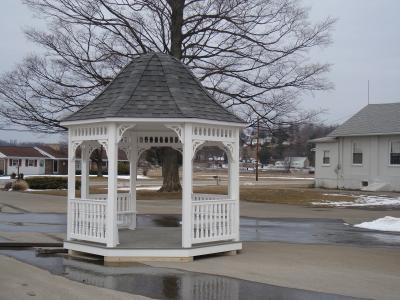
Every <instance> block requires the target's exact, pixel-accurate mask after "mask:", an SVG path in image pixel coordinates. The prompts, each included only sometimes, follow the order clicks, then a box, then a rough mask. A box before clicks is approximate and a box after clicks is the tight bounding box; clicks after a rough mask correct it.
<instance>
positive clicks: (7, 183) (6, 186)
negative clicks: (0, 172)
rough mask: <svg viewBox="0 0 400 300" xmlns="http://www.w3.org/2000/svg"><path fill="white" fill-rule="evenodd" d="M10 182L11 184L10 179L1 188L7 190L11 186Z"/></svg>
mask: <svg viewBox="0 0 400 300" xmlns="http://www.w3.org/2000/svg"><path fill="white" fill-rule="evenodd" d="M12 184H13V183H12V182H11V181H9V182H6V184H5V185H4V188H3V190H5V191H9V190H10V189H11V188H12Z"/></svg>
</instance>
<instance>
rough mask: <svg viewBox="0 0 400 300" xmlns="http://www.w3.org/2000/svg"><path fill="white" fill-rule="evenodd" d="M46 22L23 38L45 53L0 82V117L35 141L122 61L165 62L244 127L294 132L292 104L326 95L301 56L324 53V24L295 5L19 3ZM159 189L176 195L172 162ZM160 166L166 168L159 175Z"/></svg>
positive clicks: (109, 0)
mask: <svg viewBox="0 0 400 300" xmlns="http://www.w3.org/2000/svg"><path fill="white" fill-rule="evenodd" d="M24 2H25V3H26V4H27V5H28V6H29V7H31V8H32V9H33V10H34V11H35V12H36V14H37V15H38V16H39V17H41V18H43V19H44V20H45V22H47V25H48V26H47V29H46V30H45V31H39V30H35V29H30V30H28V31H27V32H26V35H27V37H28V38H29V39H30V40H31V41H33V42H35V43H37V44H39V45H41V46H42V47H43V48H44V49H45V50H46V53H45V55H44V56H40V57H35V56H32V57H29V58H27V59H26V60H25V61H24V62H23V63H22V64H21V65H20V66H19V67H18V68H17V69H16V70H14V71H12V72H10V73H8V74H4V76H2V77H1V79H0V96H1V99H2V100H3V103H4V105H2V106H1V109H0V114H1V115H2V116H3V117H5V118H7V119H10V120H12V121H13V122H15V123H17V124H21V125H23V126H26V127H29V128H32V129H34V130H37V131H46V132H57V131H60V130H64V128H62V127H61V126H60V125H59V119H60V118H61V117H62V116H64V115H66V114H67V113H70V112H72V111H75V110H76V109H78V108H79V107H81V106H82V105H83V104H84V103H87V101H89V100H91V99H92V98H93V97H94V95H95V94H97V93H98V92H99V91H100V90H101V89H102V88H104V86H105V85H106V84H107V83H108V82H109V81H110V79H111V78H112V77H113V76H114V75H115V74H116V73H117V72H118V70H120V69H121V68H122V66H123V65H125V64H126V63H127V62H129V61H130V60H131V59H132V58H134V57H135V56H136V55H138V54H141V53H146V52H150V51H159V52H164V53H169V54H171V55H173V56H175V57H176V58H178V59H180V60H181V61H182V62H184V63H185V64H186V65H188V66H189V67H190V68H191V70H192V71H193V72H194V74H195V75H196V76H197V77H198V78H199V80H200V81H201V82H202V84H203V85H204V86H205V87H206V89H207V90H208V91H209V92H210V93H211V94H213V95H214V97H215V98H216V99H217V100H218V101H220V103H221V104H223V105H224V106H225V107H227V108H228V109H232V110H235V111H236V112H238V113H239V114H240V115H241V116H242V117H243V118H245V119H246V120H247V121H248V122H250V123H252V121H253V120H256V119H257V118H260V120H261V122H262V123H263V124H262V125H263V126H276V125H279V124H285V123H294V122H301V121H303V120H306V119H309V118H310V117H311V116H313V115H314V113H313V112H311V113H304V112H300V113H299V109H298V105H297V104H298V103H297V100H296V99H297V98H298V96H299V95H300V94H301V93H303V92H306V91H315V90H324V89H327V88H330V87H331V86H330V84H329V82H327V81H326V79H325V78H324V77H323V76H324V74H325V73H326V72H327V71H328V69H329V65H327V64H319V63H314V62H311V61H310V59H309V50H310V49H313V48H315V47H321V46H326V45H328V44H329V43H330V31H331V28H332V26H333V24H334V20H333V19H331V18H327V19H325V20H323V21H321V22H318V23H316V24H312V23H310V21H309V19H308V15H307V9H306V8H304V7H302V6H301V5H300V3H299V1H297V0H251V1H250V0H201V1H200V0H186V1H185V0H86V1H81V0H24ZM164 157H165V158H166V160H165V161H164V164H163V165H164V166H165V167H164V168H163V171H164V172H165V173H164V185H163V187H164V189H163V190H177V189H180V184H179V176H178V154H177V152H176V151H175V150H171V149H166V150H165V151H164ZM166 161H168V162H169V164H168V166H167V164H166Z"/></svg>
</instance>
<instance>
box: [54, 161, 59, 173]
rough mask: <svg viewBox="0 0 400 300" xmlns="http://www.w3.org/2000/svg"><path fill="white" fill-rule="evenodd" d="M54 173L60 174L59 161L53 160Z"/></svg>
mask: <svg viewBox="0 0 400 300" xmlns="http://www.w3.org/2000/svg"><path fill="white" fill-rule="evenodd" d="M53 173H54V174H58V160H53Z"/></svg>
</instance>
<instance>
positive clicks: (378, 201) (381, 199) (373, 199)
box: [311, 195, 400, 207]
mask: <svg viewBox="0 0 400 300" xmlns="http://www.w3.org/2000/svg"><path fill="white" fill-rule="evenodd" d="M311 203H312V204H313V205H323V206H336V207H363V206H400V197H398V198H391V197H387V196H371V195H368V196H366V195H360V196H358V198H356V199H355V200H354V201H324V202H311Z"/></svg>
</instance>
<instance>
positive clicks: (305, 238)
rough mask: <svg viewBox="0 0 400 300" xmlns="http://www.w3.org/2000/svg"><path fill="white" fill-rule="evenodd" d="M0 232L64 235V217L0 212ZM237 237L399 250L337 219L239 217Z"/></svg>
mask: <svg viewBox="0 0 400 300" xmlns="http://www.w3.org/2000/svg"><path fill="white" fill-rule="evenodd" d="M137 225H138V227H147V226H163V227H177V226H180V216H179V215H138V217H137ZM0 231H7V232H43V233H63V232H66V215H65V214H51V213H0ZM240 236H241V240H242V241H266V242H285V243H301V244H327V245H329V244H349V245H357V246H371V247H400V233H395V232H382V231H375V230H368V229H362V228H356V227H353V226H350V225H346V224H344V223H343V221H342V220H339V219H336V220H335V219H315V218H307V219H300V218H269V219H262V218H248V217H241V219H240Z"/></svg>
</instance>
